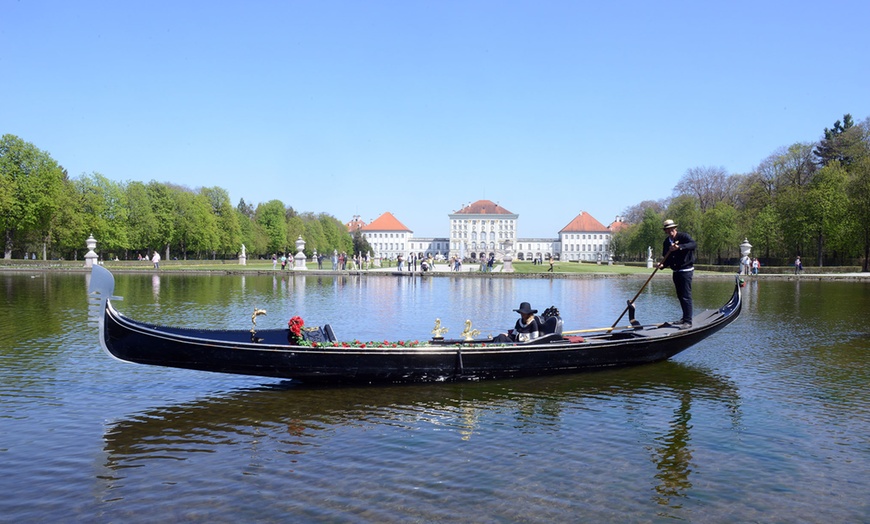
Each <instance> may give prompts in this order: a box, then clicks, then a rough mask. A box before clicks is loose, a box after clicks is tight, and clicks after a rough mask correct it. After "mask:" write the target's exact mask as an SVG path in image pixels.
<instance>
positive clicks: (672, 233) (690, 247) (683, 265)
mask: <svg viewBox="0 0 870 524" xmlns="http://www.w3.org/2000/svg"><path fill="white" fill-rule="evenodd" d="M662 229H663V230H664V231H665V233H666V234H667V235H668V236H667V238H665V240H664V242H662V256H663V257H664V258H663V259H662V261H661V262H659V264H658V267H659V269H664V268H666V267H667V268H670V269H671V270H673V272H674V277H673V278H674V288H675V289H676V291H677V298H678V299H679V300H680V308H682V310H683V316H682V318H681V319H680V320H679V321H677V322H674V323H673V324H675V325H679V326H680V327H692V275H693V274H694V272H695V248H696V247H697V245H698V244H697V243H696V242H695V241H694V240H693V239H692V237H690V236H689V234H688V233H682V232H678V231H677V224H676V223H675V222H674V221H673V220H670V219H668V220H665V221H664V223H663V224H662Z"/></svg>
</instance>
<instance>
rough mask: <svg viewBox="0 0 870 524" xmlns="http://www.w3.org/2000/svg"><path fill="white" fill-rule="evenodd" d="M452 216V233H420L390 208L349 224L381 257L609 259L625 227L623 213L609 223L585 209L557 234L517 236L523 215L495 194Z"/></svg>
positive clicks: (592, 260)
mask: <svg viewBox="0 0 870 524" xmlns="http://www.w3.org/2000/svg"><path fill="white" fill-rule="evenodd" d="M448 218H449V220H450V229H449V231H450V236H449V237H446V238H415V237H414V232H413V231H411V230H410V229H408V228H407V227H405V225H404V224H402V223H401V222H400V221H399V220H398V219H397V218H396V217H395V216H393V214H392V213H389V212H386V213H384V214H383V215H381V216H380V217H378V218H377V219H375V220H373V221H372V222H370V223H368V224H366V223H364V222H363V221H361V220H360V219H359V217H354V219H353V220H352V221H351V222H349V223H348V224H347V227H348V231H351V232H354V231H357V230H359V231H360V232H361V233H362V235H363V237H364V238H365V239H366V241H368V243H369V245H370V246H372V249H373V250H374V253H373V254H374V256H375V257H376V258H393V259H395V258H396V257H397V256H398V255H400V254H401V255H403V256H408V255H409V254H410V253H416V254H417V255H418V256H427V255H432V256H434V257H436V258H441V257H444V258H452V257H454V256H458V257H460V258H462V259H468V258H470V259H474V260H479V259H481V258H484V259H486V258H488V257H489V256H490V254H494V255H495V258H496V259H497V260H502V259H503V258H504V256H505V255H506V254H508V253H510V254H511V255H512V256H513V257H514V258H515V259H517V260H533V259H538V260H547V259H549V258H553V259H555V260H567V261H588V262H607V261H608V260H610V255H611V253H610V238H611V235H612V234H613V233H615V232H616V231H618V230H619V229H621V228H622V227H623V222H622V219H621V218H620V217H617V218H616V220H615V221H614V222H613V223H611V224H610V225H609V226H604V225H603V224H601V222H599V221H598V220H596V219H595V218H593V217H592V215H590V214H589V213H587V212H585V211H583V212H581V213H580V214H579V215H577V216H576V217H574V219H573V220H571V221H570V222H569V223H568V225H566V226H565V227H563V228H562V229H561V230H560V231H559V236H558V238H521V237H518V236H517V231H518V227H517V223H518V220H519V215H517V214H516V213H511V212H510V211H508V210H507V209H505V208H503V207H501V206H499V205H498V204H496V203H494V202H492V201H490V200H478V201H477V202H474V203H473V204H469V205H468V206H466V207H464V208H462V209H460V210H459V211H457V212H455V213H452V214H450V215H448ZM439 255H440V257H439Z"/></svg>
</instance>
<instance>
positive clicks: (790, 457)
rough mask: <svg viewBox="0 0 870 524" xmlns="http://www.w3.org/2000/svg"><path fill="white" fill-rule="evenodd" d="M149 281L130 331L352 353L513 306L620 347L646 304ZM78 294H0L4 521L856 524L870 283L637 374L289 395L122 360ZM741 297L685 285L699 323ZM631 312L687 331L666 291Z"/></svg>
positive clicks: (767, 309)
mask: <svg viewBox="0 0 870 524" xmlns="http://www.w3.org/2000/svg"><path fill="white" fill-rule="evenodd" d="M157 277H158V278H156V279H155V278H154V275H153V273H151V272H148V273H147V274H138V275H116V282H117V286H116V290H115V294H116V295H121V296H124V297H125V300H124V301H123V302H119V303H118V304H117V305H118V307H119V309H120V310H121V311H122V312H123V313H125V314H128V315H130V316H133V317H135V318H141V319H143V320H146V321H152V322H159V323H168V324H177V325H188V326H200V327H213V328H227V327H239V328H242V329H249V328H250V317H251V311H252V309H253V308H254V307H257V308H262V309H267V310H268V315H267V316H266V317H260V319H258V326H262V327H274V326H284V325H286V321H287V319H288V318H289V317H290V316H291V315H293V314H299V315H301V316H302V317H303V318H305V319H306V320H307V321H309V322H310V323H312V324H322V323H325V322H330V323H331V324H333V325H334V326H336V328H337V330H338V335H339V336H340V337H350V338H354V337H372V338H380V337H390V338H407V337H409V336H411V335H413V334H419V335H418V336H421V337H425V338H428V336H429V332H430V330H431V329H432V325H433V323H434V319H435V318H436V317H440V318H442V320H443V321H444V323H445V325H446V326H447V327H449V328H451V333H456V332H458V331H461V329H462V324H463V323H464V321H465V320H466V319H468V318H470V319H471V320H472V321H473V322H474V325H475V327H477V328H479V329H481V330H482V331H484V332H487V330H489V329H493V330H496V329H503V328H505V327H510V326H512V325H513V322H514V320H515V313H513V311H512V309H513V308H515V307H517V305H518V304H519V302H521V301H529V302H531V303H532V304H533V306H535V307H537V308H538V309H541V308H543V307H547V306H549V305H555V306H557V307H559V309H560V310H561V311H562V313H563V317H564V318H565V328H566V329H582V328H586V327H591V326H609V325H611V324H612V323H613V321H614V320H615V319H616V317H617V316H618V314H619V313H620V312H621V311H622V309H623V308H624V307H625V300H626V298H629V297H631V296H633V295H634V294H635V293H636V292H637V289H638V288H639V287H640V284H641V283H642V280H641V281H638V280H637V279H607V280H604V279H588V280H582V281H574V280H553V281H547V280H532V279H527V280H516V281H496V280H495V279H455V278H450V277H446V278H438V279H423V278H419V277H418V278H400V279H395V278H368V279H366V278H359V277H351V276H346V277H339V278H332V277H321V276H318V277H308V276H299V275H291V274H286V275H268V276H247V275H246V276H244V277H243V278H242V277H240V276H215V275H171V274H166V273H161V274H159V275H157ZM86 281H87V276H83V275H81V274H78V275H69V274H59V273H37V274H28V273H25V272H15V273H12V274H0V287H2V302H0V318H3V319H4V320H7V321H5V322H0V464H2V465H3V467H4V468H5V469H4V470H3V473H5V474H4V475H0V491H2V492H3V494H4V497H2V498H0V515H2V517H0V520H3V519H5V520H8V521H10V522H45V521H82V522H125V523H127V522H153V521H154V520H177V521H220V522H225V521H230V520H231V521H239V522H254V521H280V522H287V521H292V522H336V521H342V522H347V521H354V522H399V521H401V522H409V521H410V522H457V521H475V522H661V521H664V520H675V519H676V520H682V521H690V522H783V523H785V522H806V521H814V522H867V521H870V519H868V516H870V500H868V499H867V496H866V495H867V493H868V492H870V479H868V476H867V471H870V437H868V435H870V388H867V384H868V383H870V351H868V348H870V315H868V314H867V312H868V311H870V283H861V282H818V281H815V282H812V281H808V280H803V281H801V282H785V281H773V282H771V281H765V280H762V279H750V280H748V281H747V285H746V287H745V288H744V297H745V301H744V308H743V313H742V315H741V318H740V319H739V320H738V321H736V322H735V323H733V324H731V325H729V326H728V328H727V329H725V330H722V331H721V332H719V333H717V334H716V335H715V336H714V337H711V338H710V339H707V340H705V341H704V342H703V343H701V344H699V345H697V346H696V347H693V348H691V349H690V350H689V351H686V352H684V353H682V354H680V355H679V356H678V357H677V358H676V359H674V360H672V361H669V362H664V363H660V364H655V365H650V366H642V367H638V368H634V369H626V370H614V371H606V372H601V373H592V374H588V375H585V374H584V375H575V376H566V377H542V378H537V379H520V380H510V381H500V382H482V383H461V384H437V385H422V386H410V387H395V388H379V387H378V388H341V389H328V388H327V389H314V388H310V389H302V388H295V387H292V386H290V385H289V384H285V383H280V382H276V381H273V380H268V379H259V378H252V377H242V376H230V375H220V374H208V373H197V372H192V371H186V370H172V369H163V368H157V367H149V366H136V365H130V364H123V363H119V362H117V361H115V360H112V359H111V358H109V357H107V356H106V354H105V353H104V352H103V351H102V349H101V348H100V347H99V344H98V342H97V337H96V333H95V331H94V329H93V328H92V327H88V325H87V308H86V292H87V282H86ZM732 285H733V284H732V282H730V281H728V280H706V279H699V280H698V281H696V285H695V293H696V306H697V307H698V308H710V307H718V306H719V305H721V303H722V302H723V301H724V300H725V299H727V297H728V296H730V292H731V286H732ZM155 291H156V293H157V294H156V295H155ZM638 302H639V303H638V309H639V311H638V316H639V318H640V320H641V321H654V320H660V319H668V318H675V317H673V314H675V313H678V305H677V304H676V301H675V300H674V299H673V285H672V283H671V282H670V279H669V278H667V276H665V277H663V278H662V279H661V280H659V279H654V280H653V281H652V282H651V284H650V286H648V289H646V290H644V293H643V294H642V296H641V297H640V299H639V301H638ZM258 384H261V385H260V386H257V385H258Z"/></svg>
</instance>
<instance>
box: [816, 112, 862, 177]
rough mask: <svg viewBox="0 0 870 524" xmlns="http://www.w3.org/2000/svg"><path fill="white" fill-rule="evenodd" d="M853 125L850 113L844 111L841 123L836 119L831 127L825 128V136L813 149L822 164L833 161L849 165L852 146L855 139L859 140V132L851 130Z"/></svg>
mask: <svg viewBox="0 0 870 524" xmlns="http://www.w3.org/2000/svg"><path fill="white" fill-rule="evenodd" d="M853 126H854V123H853V122H852V115H850V114H848V113H846V114H845V115H843V123H842V124H841V123H840V121H839V120H837V121H836V122H834V127H833V128H832V129H828V128H827V127H826V128H825V132H824V136H825V138H823V139H822V140H821V141H820V142H819V145H818V146H817V147H816V149H815V151H814V154H815V155H816V158H818V159H819V163H820V164H821V165H822V166H826V165H828V164H830V163H831V162H835V161H836V162H839V163H840V164H842V165H844V166H849V165H851V163H852V147H853V146H854V145H855V141H856V140H860V134H859V133H856V132H854V131H853Z"/></svg>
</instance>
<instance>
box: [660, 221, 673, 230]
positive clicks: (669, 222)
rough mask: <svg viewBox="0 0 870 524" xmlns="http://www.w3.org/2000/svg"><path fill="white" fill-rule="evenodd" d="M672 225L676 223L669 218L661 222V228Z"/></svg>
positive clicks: (668, 227) (667, 227)
mask: <svg viewBox="0 0 870 524" xmlns="http://www.w3.org/2000/svg"><path fill="white" fill-rule="evenodd" d="M672 227H677V223H676V222H674V221H673V220H671V219H667V220H665V221H664V223H663V224H662V229H665V230H667V229H670V228H672Z"/></svg>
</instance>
